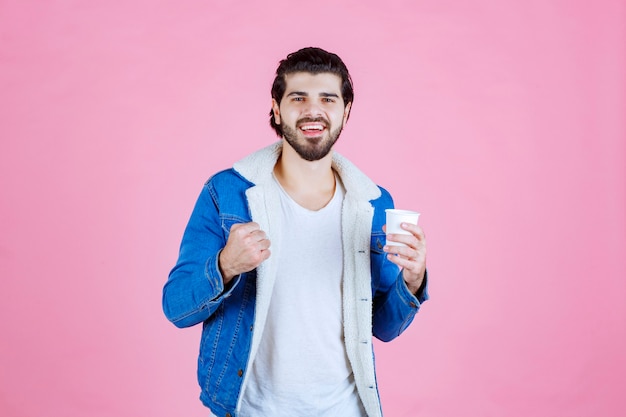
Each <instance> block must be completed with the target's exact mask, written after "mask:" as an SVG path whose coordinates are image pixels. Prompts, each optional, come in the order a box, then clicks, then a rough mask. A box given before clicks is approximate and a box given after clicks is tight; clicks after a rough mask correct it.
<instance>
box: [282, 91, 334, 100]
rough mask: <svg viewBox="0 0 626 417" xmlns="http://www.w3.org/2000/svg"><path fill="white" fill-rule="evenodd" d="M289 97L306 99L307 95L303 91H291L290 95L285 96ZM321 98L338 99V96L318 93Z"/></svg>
mask: <svg viewBox="0 0 626 417" xmlns="http://www.w3.org/2000/svg"><path fill="white" fill-rule="evenodd" d="M291 96H303V97H308V96H309V93H307V92H305V91H292V92H291V93H289V94H287V97H291ZM320 96H321V97H335V98H339V95H338V94H335V93H320Z"/></svg>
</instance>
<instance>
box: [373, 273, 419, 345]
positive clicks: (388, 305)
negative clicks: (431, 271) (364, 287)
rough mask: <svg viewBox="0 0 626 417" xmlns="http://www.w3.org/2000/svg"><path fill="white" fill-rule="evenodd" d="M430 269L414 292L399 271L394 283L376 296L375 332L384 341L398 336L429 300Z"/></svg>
mask: <svg viewBox="0 0 626 417" xmlns="http://www.w3.org/2000/svg"><path fill="white" fill-rule="evenodd" d="M428 298H429V297H428V271H427V272H426V274H425V275H424V282H423V283H422V285H421V287H420V288H419V290H418V291H417V294H412V293H411V291H409V288H408V287H407V285H406V282H405V281H404V278H403V277H402V272H399V273H398V275H397V277H396V279H395V282H394V283H393V285H392V286H391V287H390V288H389V289H388V290H387V291H384V292H379V293H377V295H376V297H375V298H374V316H373V321H372V323H373V324H372V325H373V333H374V336H376V338H378V339H380V340H382V341H383V342H388V341H390V340H393V339H395V338H396V337H398V336H399V335H400V334H402V332H404V330H406V328H407V327H409V324H411V322H412V321H413V319H414V318H415V314H417V312H418V311H419V309H420V306H421V305H422V303H423V302H425V301H426V300H428Z"/></svg>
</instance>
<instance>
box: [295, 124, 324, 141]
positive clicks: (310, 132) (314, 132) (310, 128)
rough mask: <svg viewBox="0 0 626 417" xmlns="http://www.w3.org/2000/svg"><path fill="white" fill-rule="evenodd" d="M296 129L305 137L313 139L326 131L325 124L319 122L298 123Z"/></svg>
mask: <svg viewBox="0 0 626 417" xmlns="http://www.w3.org/2000/svg"><path fill="white" fill-rule="evenodd" d="M298 129H300V131H301V132H302V133H303V134H304V135H305V136H307V137H315V136H319V135H320V134H321V133H323V132H324V130H326V123H324V122H319V121H315V122H303V123H298Z"/></svg>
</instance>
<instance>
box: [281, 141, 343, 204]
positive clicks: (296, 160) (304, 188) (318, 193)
mask: <svg viewBox="0 0 626 417" xmlns="http://www.w3.org/2000/svg"><path fill="white" fill-rule="evenodd" d="M274 175H275V176H276V179H277V180H278V182H279V183H280V185H281V186H282V187H283V188H284V189H285V191H286V192H287V193H288V194H289V195H290V196H291V197H292V198H293V199H294V200H295V201H296V202H297V203H298V204H300V205H301V206H303V207H306V208H308V209H311V210H319V209H320V208H322V207H324V206H325V205H326V204H327V203H328V202H329V201H330V200H331V198H332V196H333V195H334V192H335V174H334V173H333V170H332V151H331V152H330V153H329V154H328V155H326V156H325V157H324V158H322V159H320V160H318V161H307V160H305V159H302V158H301V157H300V155H298V154H297V152H296V151H295V150H294V149H293V148H292V147H291V146H290V145H289V144H288V143H287V142H286V141H283V150H282V154H281V155H280V157H279V158H278V161H277V162H276V165H275V166H274Z"/></svg>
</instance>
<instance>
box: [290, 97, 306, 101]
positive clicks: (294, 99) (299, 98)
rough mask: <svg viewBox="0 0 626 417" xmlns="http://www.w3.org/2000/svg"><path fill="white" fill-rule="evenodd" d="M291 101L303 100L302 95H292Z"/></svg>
mask: <svg viewBox="0 0 626 417" xmlns="http://www.w3.org/2000/svg"><path fill="white" fill-rule="evenodd" d="M291 101H304V97H298V96H296V97H292V98H291Z"/></svg>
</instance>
